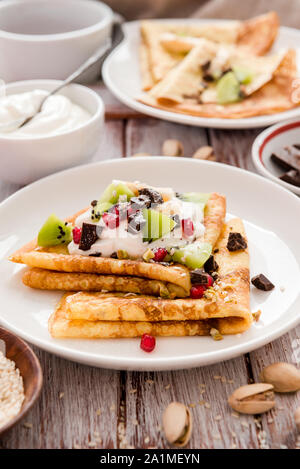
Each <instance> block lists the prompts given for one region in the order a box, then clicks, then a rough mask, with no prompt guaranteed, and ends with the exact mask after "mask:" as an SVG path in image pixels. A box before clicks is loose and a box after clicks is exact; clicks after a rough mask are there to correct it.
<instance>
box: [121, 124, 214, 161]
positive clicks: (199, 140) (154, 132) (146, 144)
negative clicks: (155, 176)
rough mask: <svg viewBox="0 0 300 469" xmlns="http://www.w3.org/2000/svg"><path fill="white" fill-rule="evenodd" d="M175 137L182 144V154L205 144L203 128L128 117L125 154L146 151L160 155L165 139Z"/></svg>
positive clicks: (129, 154) (205, 136) (189, 152)
mask: <svg viewBox="0 0 300 469" xmlns="http://www.w3.org/2000/svg"><path fill="white" fill-rule="evenodd" d="M169 138H171V139H176V140H179V141H181V142H182V144H183V146H184V156H188V157H189V156H192V154H193V153H194V152H195V151H196V150H197V149H198V148H199V147H200V146H202V145H207V135H206V131H205V130H204V129H201V128H198V127H191V126H186V125H179V124H173V123H172V122H166V121H159V120H157V119H152V118H145V119H130V120H129V121H128V123H127V126H126V156H131V155H133V154H135V153H140V152H146V153H149V154H150V155H156V156H157V155H161V147H162V144H163V142H164V141H165V140H166V139H169Z"/></svg>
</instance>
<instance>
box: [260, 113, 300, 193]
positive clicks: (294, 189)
mask: <svg viewBox="0 0 300 469" xmlns="http://www.w3.org/2000/svg"><path fill="white" fill-rule="evenodd" d="M297 122H298V123H299V126H300V119H299V117H298V118H294V119H289V120H287V121H284V122H280V123H279V124H275V125H272V126H271V127H268V128H267V129H265V130H263V131H262V132H261V133H260V134H258V135H257V137H256V138H255V140H254V142H253V144H252V151H251V155H252V161H253V164H254V166H255V168H256V169H257V171H259V173H260V174H262V175H263V176H265V177H267V178H269V179H271V180H272V181H274V182H276V183H277V184H280V185H281V186H283V187H285V189H288V190H290V191H292V192H293V193H295V194H298V195H300V187H297V186H293V185H292V184H289V183H288V182H285V181H282V180H281V179H279V178H278V177H276V176H274V174H273V173H272V172H271V171H269V170H268V169H267V168H266V167H265V165H264V164H263V163H262V162H261V160H260V156H259V153H260V148H261V146H262V145H263V144H264V142H265V140H266V139H267V137H269V135H271V134H272V133H273V132H274V131H276V130H277V129H281V128H284V127H285V126H287V125H289V124H293V123H297ZM286 132H289V129H286V130H283V132H282V133H286Z"/></svg>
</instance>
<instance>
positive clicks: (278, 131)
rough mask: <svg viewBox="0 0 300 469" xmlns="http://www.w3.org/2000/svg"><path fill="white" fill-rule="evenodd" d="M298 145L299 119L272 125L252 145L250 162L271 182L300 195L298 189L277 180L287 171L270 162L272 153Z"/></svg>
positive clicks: (299, 137)
mask: <svg viewBox="0 0 300 469" xmlns="http://www.w3.org/2000/svg"><path fill="white" fill-rule="evenodd" d="M293 143H300V119H299V118H297V119H292V120H289V121H288V122H283V123H281V124H277V125H272V126H271V127H269V128H268V129H266V130H264V131H263V132H261V133H260V134H259V135H258V136H257V137H256V139H255V140H254V142H253V145H252V160H253V163H254V165H255V167H256V169H257V170H258V171H259V172H260V174H262V175H263V176H266V177H268V178H270V179H272V181H275V182H277V184H280V185H281V186H283V187H285V188H286V189H289V190H290V191H292V192H295V194H298V195H300V187H297V186H294V185H293V184H289V183H288V182H285V181H282V180H281V179H279V176H281V175H283V174H284V173H286V172H287V171H286V170H284V169H282V168H280V167H279V166H278V165H277V164H275V163H274V162H273V161H272V160H271V155H272V153H273V152H276V151H280V150H281V149H282V148H283V147H285V146H287V145H292V144H293Z"/></svg>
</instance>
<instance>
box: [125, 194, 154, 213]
mask: <svg viewBox="0 0 300 469" xmlns="http://www.w3.org/2000/svg"><path fill="white" fill-rule="evenodd" d="M130 204H131V207H132V208H133V210H142V209H143V208H149V207H150V206H151V199H150V197H149V196H148V195H145V194H142V195H140V196H139V197H132V198H131V199H130Z"/></svg>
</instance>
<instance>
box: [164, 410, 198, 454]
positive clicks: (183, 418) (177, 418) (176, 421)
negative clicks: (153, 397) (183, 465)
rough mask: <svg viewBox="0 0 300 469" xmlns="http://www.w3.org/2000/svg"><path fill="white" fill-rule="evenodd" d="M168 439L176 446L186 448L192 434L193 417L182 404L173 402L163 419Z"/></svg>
mask: <svg viewBox="0 0 300 469" xmlns="http://www.w3.org/2000/svg"><path fill="white" fill-rule="evenodd" d="M162 424H163V430H164V433H165V436H166V439H167V440H168V442H169V443H171V444H172V445H174V446H178V447H182V446H185V445H186V444H187V443H188V441H189V439H190V437H191V433H192V415H191V413H190V410H189V408H188V407H186V406H185V405H184V404H181V403H180V402H171V404H169V405H168V407H167V408H166V410H165V411H164V414H163V418H162Z"/></svg>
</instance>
